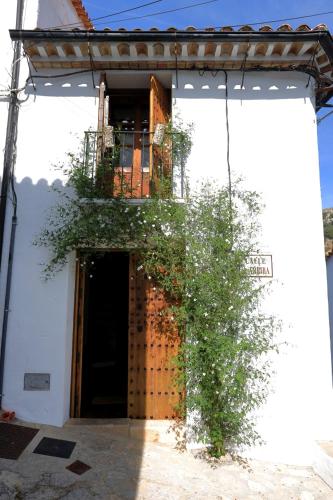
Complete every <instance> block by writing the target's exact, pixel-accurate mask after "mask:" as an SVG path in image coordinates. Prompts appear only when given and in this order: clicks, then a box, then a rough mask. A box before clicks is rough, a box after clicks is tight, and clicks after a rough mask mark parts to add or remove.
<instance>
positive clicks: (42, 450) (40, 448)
mask: <svg viewBox="0 0 333 500" xmlns="http://www.w3.org/2000/svg"><path fill="white" fill-rule="evenodd" d="M75 445H76V443H75V442H74V441H65V440H64V439H53V438H48V437H44V438H43V439H42V440H41V441H40V443H39V444H38V445H37V446H36V448H35V449H34V453H38V454H39V455H48V456H49V457H58V458H69V457H70V456H71V454H72V451H73V450H74V447H75Z"/></svg>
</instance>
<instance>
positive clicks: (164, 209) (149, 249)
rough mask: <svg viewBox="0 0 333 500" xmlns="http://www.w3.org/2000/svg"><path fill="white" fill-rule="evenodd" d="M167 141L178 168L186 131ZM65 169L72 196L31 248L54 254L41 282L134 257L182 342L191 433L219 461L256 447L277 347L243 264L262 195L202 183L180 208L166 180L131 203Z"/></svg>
mask: <svg viewBox="0 0 333 500" xmlns="http://www.w3.org/2000/svg"><path fill="white" fill-rule="evenodd" d="M168 134H169V137H170V136H172V137H173V140H172V154H173V162H174V165H178V166H179V165H180V166H182V165H181V164H182V162H183V161H184V158H185V159H186V157H187V156H188V154H189V152H190V148H191V138H190V128H188V127H187V128H186V127H184V126H181V128H180V129H179V128H178V129H176V128H175V127H174V126H173V125H172V124H169V129H168ZM165 147H166V148H167V147H171V144H170V143H168V144H166V145H165ZM160 158H162V159H163V155H160ZM161 161H162V160H161ZM64 170H65V171H66V173H67V175H68V178H69V185H70V188H73V189H74V195H73V194H72V193H71V191H67V190H65V191H63V192H60V193H59V196H60V199H59V203H58V204H57V205H56V206H55V207H54V208H53V209H52V210H51V212H50V214H49V218H48V221H47V224H46V226H45V228H44V229H43V230H42V232H41V234H40V236H39V238H38V239H37V241H36V242H35V243H36V244H39V245H43V246H47V247H49V248H50V250H51V252H52V256H51V258H50V261H49V263H48V264H47V266H46V268H45V276H46V277H50V276H52V275H53V274H54V273H55V272H56V271H58V270H59V269H61V267H62V266H63V265H64V263H65V262H66V259H67V256H68V254H69V253H70V252H71V251H73V250H76V249H81V251H82V250H84V251H85V252H86V253H89V251H95V250H96V249H99V250H103V249H105V250H106V251H108V250H109V249H112V248H114V249H123V250H129V251H131V250H135V252H136V253H137V254H138V256H139V261H140V262H139V265H140V266H143V268H144V271H145V272H146V273H147V274H148V275H150V276H151V277H152V278H153V279H154V280H155V281H156V282H157V283H158V284H159V286H160V287H162V288H163V289H164V291H165V292H166V294H167V295H168V298H169V302H170V304H171V306H170V308H169V310H168V311H165V313H171V314H172V317H173V318H174V321H175V322H176V323H177V326H178V331H179V335H180V336H181V338H182V340H183V342H182V346H181V349H180V352H179V356H178V357H177V359H176V360H175V363H176V365H177V366H178V368H179V370H177V373H178V375H177V380H176V382H177V383H178V385H179V391H180V392H183V391H185V392H186V398H185V399H184V400H183V401H182V402H181V403H180V404H181V408H180V411H181V413H182V415H183V417H184V418H185V417H186V415H191V416H192V418H191V419H189V422H190V425H191V426H192V432H193V433H194V435H195V436H196V438H197V439H198V440H200V441H203V442H205V443H206V444H207V445H208V446H209V450H210V453H211V454H212V455H213V456H220V455H221V454H224V453H226V451H230V450H233V449H234V448H235V447H236V446H240V445H250V444H252V443H254V442H255V441H258V440H259V439H260V437H259V436H258V434H257V432H256V430H255V426H254V421H253V412H254V410H255V409H256V408H257V407H258V406H259V405H261V404H262V403H263V402H264V400H265V397H266V396H267V393H268V388H269V379H270V365H269V362H268V358H267V354H268V353H269V352H270V351H272V350H273V349H276V347H275V345H274V339H273V337H274V331H275V329H276V325H275V321H274V318H268V317H266V316H265V315H264V314H263V313H262V312H261V311H260V304H261V302H262V299H263V297H264V296H265V294H266V287H265V286H264V285H263V283H259V282H258V281H257V280H256V279H254V278H251V277H250V276H249V273H248V270H247V266H246V259H247V257H248V256H249V255H251V254H253V253H255V252H256V251H257V247H258V242H257V236H258V234H259V227H258V222H257V221H258V215H259V213H260V202H259V198H258V195H257V194H256V193H255V192H250V191H246V190H244V189H242V188H241V184H240V182H235V183H234V185H233V186H232V190H231V199H230V192H229V189H228V188H226V187H218V186H217V184H216V183H214V184H212V183H209V182H205V183H203V184H202V185H201V186H200V187H199V188H198V189H197V190H196V191H195V192H192V193H189V191H188V189H187V190H186V191H185V195H186V196H185V202H184V201H182V202H180V201H179V200H177V199H175V198H174V197H172V195H171V194H170V186H167V187H166V188H165V189H163V182H162V181H161V182H160V184H159V187H160V189H159V191H157V192H155V195H154V197H153V198H152V199H149V200H144V201H143V202H142V204H140V205H133V204H130V203H128V201H127V200H126V199H124V198H122V197H118V198H115V199H108V198H107V197H106V198H104V199H103V196H102V195H103V192H99V193H97V194H96V192H95V191H93V190H92V191H90V187H91V182H90V180H89V179H88V178H87V175H86V173H85V170H84V168H83V167H82V163H81V162H80V161H79V160H78V159H77V158H76V157H75V156H74V155H72V156H71V157H70V166H69V167H67V168H66V169H64ZM162 170H163V165H162ZM166 193H168V196H169V197H166ZM97 195H98V196H97ZM230 202H231V203H230Z"/></svg>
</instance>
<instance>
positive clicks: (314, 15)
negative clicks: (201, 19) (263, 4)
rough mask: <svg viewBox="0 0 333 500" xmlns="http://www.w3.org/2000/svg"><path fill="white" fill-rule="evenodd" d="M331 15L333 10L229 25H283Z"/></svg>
mask: <svg viewBox="0 0 333 500" xmlns="http://www.w3.org/2000/svg"><path fill="white" fill-rule="evenodd" d="M329 14H333V10H329V11H327V12H317V13H316V14H307V15H305V16H296V17H285V18H284V19H270V20H268V21H256V22H255V23H252V22H247V23H243V24H228V25H227V26H228V28H241V27H242V26H260V25H263V24H268V23H283V22H285V21H297V20H298V19H308V18H310V17H318V16H327V15H329ZM212 28H214V29H221V28H223V26H212Z"/></svg>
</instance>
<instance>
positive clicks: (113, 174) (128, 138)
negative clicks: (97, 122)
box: [83, 127, 184, 198]
mask: <svg viewBox="0 0 333 500" xmlns="http://www.w3.org/2000/svg"><path fill="white" fill-rule="evenodd" d="M167 142H168V141H167ZM83 161H84V165H83V167H84V172H85V175H86V177H87V178H89V180H90V182H91V184H92V186H94V187H96V188H97V189H98V190H99V191H100V192H101V193H103V195H104V196H107V197H118V196H121V197H125V198H149V197H151V196H152V195H154V194H156V193H157V192H158V191H159V190H164V191H163V194H164V196H168V195H169V194H171V192H172V191H174V188H175V185H176V184H177V190H178V191H179V195H180V196H182V195H183V190H184V173H183V167H182V166H179V167H177V168H176V169H174V166H173V164H172V141H171V140H170V141H169V144H167V145H165V144H164V145H157V144H153V137H152V133H150V132H147V131H122V130H121V131H114V130H113V129H112V128H111V127H107V128H106V129H105V130H104V131H98V132H96V131H88V132H85V141H84V160H83Z"/></svg>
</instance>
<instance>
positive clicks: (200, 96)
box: [173, 73, 333, 463]
mask: <svg viewBox="0 0 333 500" xmlns="http://www.w3.org/2000/svg"><path fill="white" fill-rule="evenodd" d="M174 83H175V80H174ZM224 83H225V80H224V75H223V74H219V75H217V76H215V77H213V76H212V75H211V74H210V73H206V74H205V75H204V76H199V75H198V74H197V73H193V74H191V73H188V74H186V73H180V74H179V75H178V88H177V89H176V88H174V90H173V96H174V98H175V99H174V107H175V109H176V110H177V111H178V112H179V113H180V115H181V116H182V118H183V119H185V121H188V122H193V124H194V137H193V139H194V141H193V142H194V146H193V149H192V153H191V156H190V159H189V164H188V168H189V172H190V177H191V181H192V184H194V183H195V181H197V180H200V179H202V178H205V177H207V176H209V177H211V178H213V179H217V180H218V181H220V182H226V180H227V162H226V148H227V141H226V114H225V90H223V85H224ZM240 84H241V74H240V73H233V74H229V85H228V89H229V103H228V105H229V125H230V162H231V168H232V172H233V177H234V178H236V177H238V176H239V175H241V176H242V177H243V178H244V186H245V187H247V188H251V189H254V190H256V191H257V192H259V193H261V195H262V201H263V202H264V204H265V208H264V211H263V214H262V236H261V250H262V252H263V253H269V254H272V255H273V267H274V280H273V293H272V294H271V296H269V297H268V298H267V301H266V304H265V309H266V310H267V311H270V312H273V313H274V315H276V316H277V317H278V318H280V319H281V320H282V322H283V326H282V331H281V333H280V334H279V337H278V341H280V342H285V341H286V342H288V346H283V347H282V348H281V352H280V354H279V356H277V357H276V359H275V369H276V375H275V377H274V379H273V389H274V392H273V393H272V394H271V396H270V397H269V400H268V403H267V405H266V406H265V407H264V408H263V409H262V410H261V411H260V414H259V417H258V430H259V432H260V433H261V435H262V437H263V438H264V439H265V440H267V446H264V447H261V448H257V449H252V450H250V451H249V452H248V454H249V455H251V456H254V457H258V458H269V459H273V460H277V461H284V462H287V461H288V462H293V463H310V462H311V454H312V444H313V442H314V440H318V439H331V438H332V437H333V429H332V416H333V413H332V409H333V408H332V382H331V365H330V340H329V325H328V310H327V289H326V276H325V260H324V248H323V229H322V216H321V200H320V186H319V166H318V151H317V135H316V117H315V112H314V108H313V89H312V82H310V85H309V86H307V84H308V77H307V76H306V75H303V74H300V73H252V74H246V76H245V81H244V86H245V90H239V88H240ZM174 86H175V85H174ZM237 86H238V87H237ZM219 87H220V88H219ZM305 234H306V235H309V237H308V238H306V243H304V235H305Z"/></svg>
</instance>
